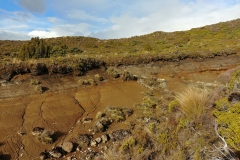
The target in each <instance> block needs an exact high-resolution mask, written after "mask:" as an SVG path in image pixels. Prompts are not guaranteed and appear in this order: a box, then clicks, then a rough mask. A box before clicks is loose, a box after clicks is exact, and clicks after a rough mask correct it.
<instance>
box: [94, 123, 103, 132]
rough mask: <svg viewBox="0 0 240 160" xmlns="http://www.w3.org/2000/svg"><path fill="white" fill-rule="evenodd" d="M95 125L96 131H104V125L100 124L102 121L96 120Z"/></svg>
mask: <svg viewBox="0 0 240 160" xmlns="http://www.w3.org/2000/svg"><path fill="white" fill-rule="evenodd" d="M95 125H96V127H97V129H98V131H100V132H104V131H105V127H104V125H103V124H102V122H100V121H97V122H96V124H95Z"/></svg>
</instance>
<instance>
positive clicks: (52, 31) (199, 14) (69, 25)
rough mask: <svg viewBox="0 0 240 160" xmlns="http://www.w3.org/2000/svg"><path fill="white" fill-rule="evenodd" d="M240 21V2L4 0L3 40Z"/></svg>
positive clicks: (0, 0)
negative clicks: (239, 19)
mask: <svg viewBox="0 0 240 160" xmlns="http://www.w3.org/2000/svg"><path fill="white" fill-rule="evenodd" d="M237 18H240V0H0V39H10V40H25V39H30V38H31V37H36V36H38V37H42V38H50V37H60V36H90V37H96V38H100V39H112V38H125V37H131V36H136V35H143V34H148V33H152V32H154V31H165V32H171V31H179V30H188V29H191V28H196V27H201V26H204V25H208V24H213V23H218V22H223V21H228V20H233V19H237Z"/></svg>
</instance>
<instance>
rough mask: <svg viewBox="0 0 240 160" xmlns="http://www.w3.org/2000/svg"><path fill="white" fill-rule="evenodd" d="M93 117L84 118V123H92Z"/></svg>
mask: <svg viewBox="0 0 240 160" xmlns="http://www.w3.org/2000/svg"><path fill="white" fill-rule="evenodd" d="M92 120H93V119H92V118H83V124H85V123H91V122H92Z"/></svg>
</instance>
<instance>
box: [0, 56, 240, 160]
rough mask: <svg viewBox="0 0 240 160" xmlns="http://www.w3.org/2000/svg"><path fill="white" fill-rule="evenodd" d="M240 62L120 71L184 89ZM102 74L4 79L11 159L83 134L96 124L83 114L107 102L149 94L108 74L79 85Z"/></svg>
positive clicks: (4, 136)
mask: <svg viewBox="0 0 240 160" xmlns="http://www.w3.org/2000/svg"><path fill="white" fill-rule="evenodd" d="M239 64H240V59H239V57H218V58H216V59H211V60H205V61H201V60H189V61H183V62H171V63H170V62H169V63H163V62H162V63H156V64H148V65H138V66H120V67H119V69H120V70H128V71H129V72H131V73H132V74H135V75H138V76H145V77H159V78H164V79H166V82H167V87H168V89H169V90H177V91H179V90H181V89H183V88H184V87H186V85H187V84H189V83H191V82H192V81H194V82H196V81H202V82H214V81H215V80H216V77H217V76H218V74H220V73H221V72H222V71H224V70H227V69H229V68H233V67H236V66H238V65H239ZM96 73H100V74H101V75H105V74H106V73H105V72H103V71H101V70H94V71H90V72H89V73H87V75H85V76H82V77H72V76H63V75H55V76H48V75H43V76H38V77H33V76H31V75H27V74H26V75H19V76H16V77H14V79H13V80H12V81H11V82H9V83H1V85H0V151H2V152H3V153H4V154H6V159H23V160H26V159H35V158H36V157H38V156H39V154H40V152H42V151H44V150H45V149H47V150H48V149H51V148H52V147H53V146H56V145H59V144H61V143H62V142H64V141H68V140H70V139H71V138H72V137H74V136H76V135H78V134H80V133H88V128H89V127H90V124H83V123H82V122H81V120H82V118H83V117H91V118H93V119H95V115H96V113H97V112H98V111H102V110H104V109H105V108H106V107H107V106H114V107H129V108H133V106H134V104H136V103H140V102H141V101H142V99H143V97H144V95H143V94H142V92H147V88H146V87H144V86H142V85H140V84H138V83H137V82H136V81H129V82H123V81H122V80H121V79H111V78H108V80H106V81H104V82H99V84H98V85H97V86H80V85H79V84H78V83H77V82H78V80H79V79H81V78H92V77H93V76H94V74H96ZM105 76H107V75H105ZM31 79H37V80H39V81H40V82H41V84H42V85H43V86H44V87H46V88H47V89H46V91H45V92H44V93H43V94H38V93H37V92H36V91H35V90H34V87H33V86H31V85H30V83H29V82H30V80H31ZM37 126H38V127H44V128H49V129H52V130H54V131H55V133H56V134H55V136H54V143H53V144H49V145H47V144H43V143H41V142H39V141H38V140H37V139H36V137H34V136H33V135H32V134H31V132H32V129H33V128H34V127H37ZM124 127H125V126H124V124H113V125H112V126H111V127H110V128H109V130H114V129H115V128H117V129H120V128H124ZM19 133H26V134H25V135H23V136H21V135H20V134H19Z"/></svg>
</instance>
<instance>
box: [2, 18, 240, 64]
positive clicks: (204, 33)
mask: <svg viewBox="0 0 240 160" xmlns="http://www.w3.org/2000/svg"><path fill="white" fill-rule="evenodd" d="M26 42H27V41H9V40H1V41H0V55H1V57H0V58H1V59H2V60H4V59H5V60H8V59H10V58H12V57H17V56H18V54H19V51H20V49H21V47H22V46H23V44H25V43H26ZM44 42H45V43H46V44H47V45H49V46H50V48H51V53H52V54H51V56H53V57H54V56H55V57H56V56H64V55H66V54H82V55H110V54H114V55H122V54H124V55H139V54H140V55H141V54H144V53H145V54H153V55H160V56H162V55H163V56H165V57H173V58H174V57H179V56H180V57H182V58H184V57H198V56H200V57H212V56H217V55H229V54H235V53H239V51H240V19H236V20H232V21H228V22H221V23H217V24H213V25H208V26H204V27H200V28H193V29H191V30H188V31H177V32H161V31H158V32H154V33H151V34H147V35H143V36H134V37H131V38H121V39H109V40H100V39H97V38H92V37H82V36H77V37H69V36H68V37H59V38H49V39H44Z"/></svg>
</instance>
